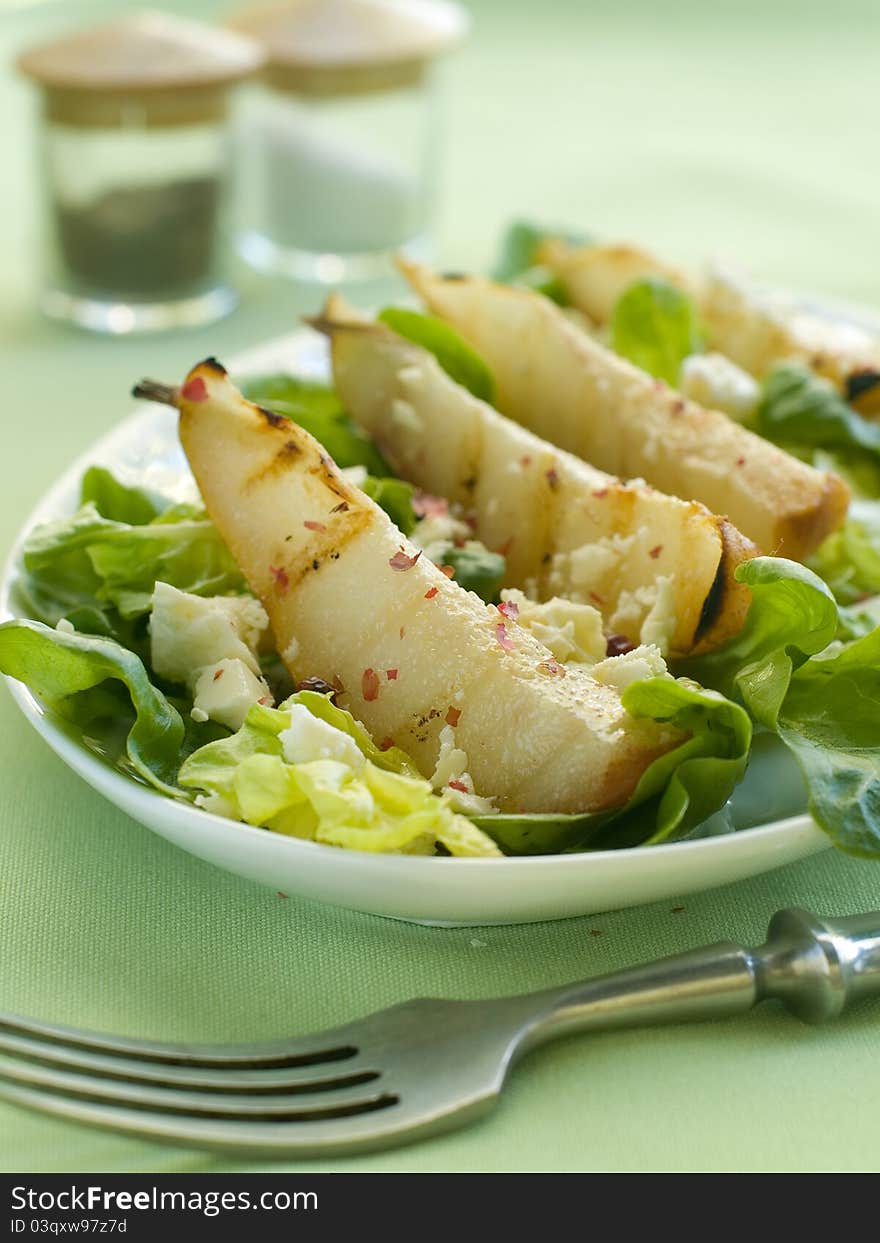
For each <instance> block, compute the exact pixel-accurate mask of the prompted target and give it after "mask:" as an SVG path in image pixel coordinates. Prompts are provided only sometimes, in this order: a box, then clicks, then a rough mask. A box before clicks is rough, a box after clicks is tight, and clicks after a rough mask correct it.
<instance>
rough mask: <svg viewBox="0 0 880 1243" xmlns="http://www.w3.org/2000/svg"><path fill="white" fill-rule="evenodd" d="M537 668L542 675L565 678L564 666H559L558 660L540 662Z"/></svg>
mask: <svg viewBox="0 0 880 1243" xmlns="http://www.w3.org/2000/svg"><path fill="white" fill-rule="evenodd" d="M538 668H539V669H540V670H541V672H542V673H549V674H550V675H551V677H554V678H564V677H565V666H564V665H560V663H559V661H558V660H542V661H541V663H540V665H538Z"/></svg>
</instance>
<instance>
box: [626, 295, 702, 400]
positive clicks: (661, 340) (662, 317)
mask: <svg viewBox="0 0 880 1243" xmlns="http://www.w3.org/2000/svg"><path fill="white" fill-rule="evenodd" d="M611 345H612V348H613V349H614V350H615V351H616V352H617V353H618V354H620V355H622V356H623V357H624V358H628V359H629V360H630V362H633V363H635V364H636V366H637V367H641V368H642V370H643V371H647V372H648V373H649V374H650V375H653V376H657V377H658V378H659V379H661V380H665V381H666V382H667V383H668V384H672V385H675V384H677V383H678V380H679V375H680V372H681V364H682V363H683V362H684V360H685V359H686V358H687V357H688V355H690V354H696V353H698V352H699V351H700V350H701V349H702V340H701V335H700V328H699V323H698V320H697V313H696V310H695V308H694V304H693V302H692V301H691V299H690V298H689V297H688V295H687V294H686V293H684V292H682V290H680V289H677V288H676V287H675V285H671V284H670V283H669V281H664V280H661V279H659V278H658V277H654V276H648V277H645V278H643V279H642V280H638V281H634V282H633V283H632V284H631V285H630V286H629V287H628V288H627V289H625V290H624V292H623V293H622V294H621V295H620V297H619V298H618V300H617V303H616V305H615V307H614V311H613V312H612V315H611Z"/></svg>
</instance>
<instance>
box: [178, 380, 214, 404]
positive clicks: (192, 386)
mask: <svg viewBox="0 0 880 1243" xmlns="http://www.w3.org/2000/svg"><path fill="white" fill-rule="evenodd" d="M180 395H181V397H185V398H186V400H187V401H207V400H208V386H207V384H206V383H205V381H204V380H203V379H202V377H201V376H200V375H197V376H193V378H192V379H191V380H187V382H186V384H184V386H183V388H182V389H181V390H180Z"/></svg>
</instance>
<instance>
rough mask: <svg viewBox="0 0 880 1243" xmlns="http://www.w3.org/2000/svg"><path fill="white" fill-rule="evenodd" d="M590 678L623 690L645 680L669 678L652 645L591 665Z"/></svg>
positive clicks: (659, 653)
mask: <svg viewBox="0 0 880 1243" xmlns="http://www.w3.org/2000/svg"><path fill="white" fill-rule="evenodd" d="M590 676H591V677H593V678H595V679H596V681H597V682H602V683H603V684H604V685H605V686H614V687H616V688H617V689H618V690H621V691H622V690H625V689H626V687H627V686H631V685H632V683H633V682H641V681H643V680H644V679H645V678H671V677H672V674H671V673H670V672H669V670H668V669H667V668H666V661H665V660H664V659H663V656H662V654H661V652H660V650H659V649H658V648H656V647H654V646H652V645H646V646H642V647H635V648H633V650H632V651H631V652H624V653H623V655H621V656H609V657H608V658H607V659H606V660H600V661H599V663H598V664H597V665H593V668H592V669H591V670H590Z"/></svg>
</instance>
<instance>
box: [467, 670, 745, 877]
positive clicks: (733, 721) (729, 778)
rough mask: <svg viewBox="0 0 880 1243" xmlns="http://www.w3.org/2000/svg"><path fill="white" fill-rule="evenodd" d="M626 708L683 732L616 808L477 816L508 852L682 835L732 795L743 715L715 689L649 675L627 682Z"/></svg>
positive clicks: (741, 763) (741, 752) (741, 753)
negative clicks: (680, 739) (576, 812)
mask: <svg viewBox="0 0 880 1243" xmlns="http://www.w3.org/2000/svg"><path fill="white" fill-rule="evenodd" d="M622 700H623V706H624V707H625V708H626V710H627V711H628V712H630V713H631V714H632V715H633V716H636V717H647V718H650V719H652V720H655V721H662V722H664V723H667V724H669V725H670V726H672V727H674V728H676V729H678V730H681V731H682V732H683V733H685V734H688V735H689V737H688V738H687V739H686V740H685V741H684V742H683V743H682V744H681V745H679V746H678V747H675V748H674V749H673V750H671V751H668V752H667V753H666V754H665V755H661V756H660V757H659V758H658V759H656V760H654V762H653V763H652V764H650V765H649V767H648V768H647V769H646V770H645V772H644V773H643V775H642V777H641V780H640V781H639V783H638V785H637V786H636V789H635V791H634V792H633V794H632V796H631V798H630V799H629V801H628V802H627V803H626V805H625V806H624V807H622V808H619V809H618V810H616V811H613V812H602V813H588V814H584V815H567V816H565V815H505V814H502V815H498V816H484V817H480V816H477V817H474V823H475V824H478V825H479V826H480V827H481V828H482V829H483V830H484V831H485V832H486V833H490V834H491V835H492V836H493V837H494V838H495V840H496V841H497V842H498V843H499V845H500V846H501V847H502V849H503V850H504V851H505V852H506V853H508V854H556V853H558V852H560V851H582V850H610V849H614V848H618V847H624V846H636V845H653V844H655V843H657V842H662V841H668V840H672V839H678V838H682V837H685V836H687V834H688V833H690V832H692V831H693V830H694V829H695V828H697V827H698V826H699V825H700V824H702V823H703V822H704V821H705V820H706V819H708V817H709V816H711V815H712V813H713V812H716V811H717V810H718V809H719V808H721V807H722V806H723V805H724V803H725V802H726V801H727V799H728V798H729V797H730V795H731V793H732V792H733V790H734V787H735V786H736V784H737V782H739V781H740V779H741V778H742V776H743V774H744V773H745V770H746V765H747V763H748V756H749V746H750V744H751V737H752V727H751V723H750V721H749V718H748V715H747V714H746V713H745V712H744V711H743V709H742V708H741V707H739V705H737V704H735V703H731V701H730V700H728V699H725V698H724V696H722V695H720V694H718V693H717V692H716V691H711V690H705V689H704V688H703V687H701V686H698V685H697V684H696V683H694V682H690V681H687V680H684V679H672V678H648V679H646V680H645V681H642V682H634V683H633V684H632V685H631V686H628V687H627V688H626V690H625V691H624V692H623V696H622Z"/></svg>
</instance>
